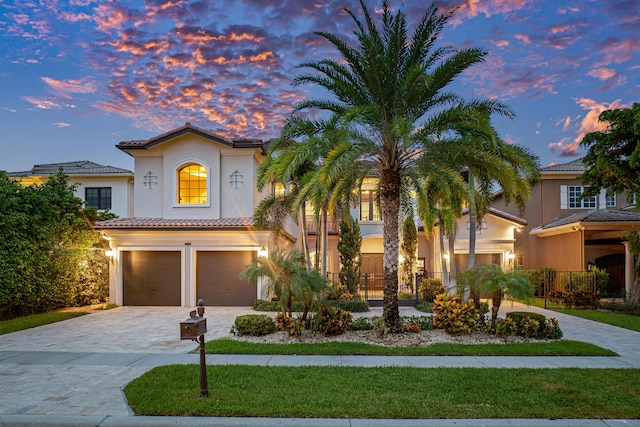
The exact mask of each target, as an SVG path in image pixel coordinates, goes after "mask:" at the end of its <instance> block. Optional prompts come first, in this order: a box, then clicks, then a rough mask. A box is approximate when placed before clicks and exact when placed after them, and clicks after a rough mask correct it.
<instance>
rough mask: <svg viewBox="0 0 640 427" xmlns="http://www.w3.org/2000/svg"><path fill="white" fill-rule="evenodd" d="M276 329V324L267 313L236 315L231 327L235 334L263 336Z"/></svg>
mask: <svg viewBox="0 0 640 427" xmlns="http://www.w3.org/2000/svg"><path fill="white" fill-rule="evenodd" d="M275 331H276V324H275V323H274V321H273V319H272V318H271V317H269V316H267V315H266V314H247V315H244V316H238V317H236V320H235V322H234V324H233V326H232V327H231V333H232V334H234V335H251V336H261V335H267V334H271V333H273V332H275Z"/></svg>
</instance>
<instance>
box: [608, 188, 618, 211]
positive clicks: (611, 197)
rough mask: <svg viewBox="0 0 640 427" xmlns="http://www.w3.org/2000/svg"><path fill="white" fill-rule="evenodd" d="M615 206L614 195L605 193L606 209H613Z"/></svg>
mask: <svg viewBox="0 0 640 427" xmlns="http://www.w3.org/2000/svg"><path fill="white" fill-rule="evenodd" d="M615 206H616V193H612V192H609V191H607V207H608V208H613V207H615Z"/></svg>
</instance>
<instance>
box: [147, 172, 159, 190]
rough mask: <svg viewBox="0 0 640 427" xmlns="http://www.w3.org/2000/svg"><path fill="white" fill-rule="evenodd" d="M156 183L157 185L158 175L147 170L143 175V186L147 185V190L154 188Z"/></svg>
mask: <svg viewBox="0 0 640 427" xmlns="http://www.w3.org/2000/svg"><path fill="white" fill-rule="evenodd" d="M157 185H158V177H157V176H156V175H154V174H153V173H151V171H149V172H148V173H147V174H146V175H145V176H144V186H145V187H147V188H148V189H149V190H152V189H154V188H156V186H157Z"/></svg>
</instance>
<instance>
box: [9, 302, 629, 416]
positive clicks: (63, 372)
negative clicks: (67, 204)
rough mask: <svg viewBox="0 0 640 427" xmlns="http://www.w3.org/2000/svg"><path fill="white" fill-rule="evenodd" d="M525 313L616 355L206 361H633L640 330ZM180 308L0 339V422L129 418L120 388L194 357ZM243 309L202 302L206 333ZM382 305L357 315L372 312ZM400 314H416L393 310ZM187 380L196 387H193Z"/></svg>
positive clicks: (217, 359) (218, 330) (88, 319)
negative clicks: (553, 321)
mask: <svg viewBox="0 0 640 427" xmlns="http://www.w3.org/2000/svg"><path fill="white" fill-rule="evenodd" d="M523 309H524V310H529V311H537V312H541V313H543V314H545V315H547V316H555V317H557V318H558V319H559V321H560V327H561V328H562V330H563V332H564V335H565V338H567V339H575V340H579V341H587V342H593V343H595V344H598V345H601V346H603V347H607V348H610V349H612V350H614V351H616V352H618V353H619V354H620V355H621V357H617V358H597V357H595V358H593V357H592V358H571V357H557V358H553V357H539V358H522V357H521V358H517V357H515V358H514V357H511V358H499V357H484V358H483V357H466V358H465V357H457V358H456V357H453V358H452V357H427V356H424V357H421V356H414V357H386V358H385V357H374V356H372V357H367V356H341V357H340V356H250V355H245V356H243V355H240V356H237V355H236V356H233V355H231V356H224V355H210V356H208V357H207V363H209V364H214V363H218V364H229V363H243V364H260V365H274V364H281V365H288V366H299V365H304V364H315V365H327V364H339V365H343V366H356V365H358V366H361V365H365V366H380V365H402V366H420V367H430V366H475V367H482V366H496V367H521V366H527V367H560V366H581V367H603V366H609V367H635V368H640V332H634V331H629V330H625V329H621V328H617V327H614V326H609V325H604V324H601V323H596V322H592V321H589V320H584V319H579V318H576V317H572V316H566V315H562V314H558V313H553V312H549V311H546V310H542V309H537V308H531V307H523V306H521V305H519V304H514V305H511V304H510V303H505V304H504V305H503V307H502V310H501V312H502V313H501V315H502V316H503V315H504V312H506V311H515V310H523ZM190 310H191V309H189V308H184V307H182V308H179V307H119V308H115V309H112V310H106V311H97V312H93V313H92V314H90V315H87V316H82V317H78V318H75V319H71V320H67V321H64V322H59V323H55V324H50V325H45V326H40V327H38V328H33V329H29V330H25V331H20V332H15V333H12V334H6V335H2V336H0V421H1V420H2V416H3V415H7V414H13V415H20V414H24V415H38V414H42V415H45V414H46V415H68V416H78V415H80V416H127V415H131V414H130V410H129V407H128V405H127V403H126V400H125V398H124V395H123V393H122V388H123V387H124V386H125V385H126V384H127V383H128V382H130V381H131V380H133V379H134V378H137V377H138V376H140V375H142V374H143V373H144V372H146V371H148V370H149V369H151V368H152V367H154V366H158V365H164V364H171V363H194V364H196V363H198V355H197V354H187V353H190V352H192V351H194V350H195V349H196V348H197V345H196V343H194V342H192V341H181V340H180V339H179V329H180V328H179V323H180V322H181V321H183V320H185V319H186V318H188V317H189V311H190ZM249 313H255V312H254V311H253V310H252V309H251V308H249V307H207V308H206V312H205V317H206V318H207V327H208V332H207V335H206V338H207V340H212V339H215V338H220V337H224V336H227V335H228V334H229V329H230V328H231V325H232V324H233V321H234V319H235V317H236V316H238V315H242V314H249ZM381 314H382V310H381V309H372V311H371V312H369V313H365V314H357V316H361V315H381ZM401 314H402V315H418V314H420V313H419V312H417V311H416V310H415V309H412V308H401ZM194 386H195V385H194Z"/></svg>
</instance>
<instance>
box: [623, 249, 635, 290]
mask: <svg viewBox="0 0 640 427" xmlns="http://www.w3.org/2000/svg"><path fill="white" fill-rule="evenodd" d="M633 261H634V257H633V253H631V251H630V250H629V243H628V242H624V291H625V294H626V297H627V298H628V297H629V295H631V287H632V286H633V269H634V265H635V263H634V262H633Z"/></svg>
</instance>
